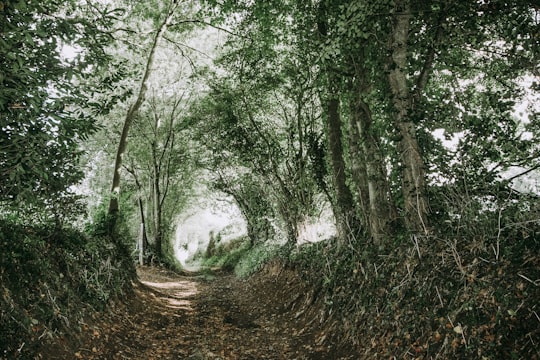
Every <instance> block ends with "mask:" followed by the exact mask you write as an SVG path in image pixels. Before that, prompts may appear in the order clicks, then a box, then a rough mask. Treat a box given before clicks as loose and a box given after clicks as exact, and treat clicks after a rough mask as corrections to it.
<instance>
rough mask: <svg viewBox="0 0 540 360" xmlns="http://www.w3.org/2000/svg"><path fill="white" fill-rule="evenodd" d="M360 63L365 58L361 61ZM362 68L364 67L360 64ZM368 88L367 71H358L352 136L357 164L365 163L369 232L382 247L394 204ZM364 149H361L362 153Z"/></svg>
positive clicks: (364, 197) (363, 184)
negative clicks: (356, 152)
mask: <svg viewBox="0 0 540 360" xmlns="http://www.w3.org/2000/svg"><path fill="white" fill-rule="evenodd" d="M360 60H361V61H360V64H362V63H363V59H360ZM360 66H361V65H360ZM367 89H368V84H367V81H366V75H365V69H363V68H361V67H359V68H357V69H356V76H355V83H354V85H353V98H352V100H351V102H352V104H351V132H350V136H357V137H358V140H356V141H355V142H356V143H358V144H359V147H360V149H361V152H359V153H358V155H357V156H359V157H360V158H359V159H358V158H357V159H354V162H362V165H357V166H362V168H363V169H362V172H361V173H360V174H358V175H359V176H360V178H358V179H356V183H357V184H358V185H357V187H359V190H360V194H359V197H360V201H362V202H363V203H364V204H363V207H364V211H366V214H367V218H368V223H367V224H366V226H367V227H368V228H369V233H370V235H371V238H372V239H373V242H374V243H375V244H376V245H382V243H383V240H384V238H385V237H386V236H388V235H390V233H391V230H390V228H389V224H390V220H391V216H390V214H391V211H390V209H391V208H392V204H391V203H390V200H389V194H388V181H387V176H386V173H385V164H384V159H383V156H382V154H381V153H380V146H379V140H378V138H377V137H376V136H375V135H374V134H373V130H372V127H371V125H372V123H373V119H372V115H371V110H370V108H369V105H368V104H367V103H366V102H365V101H364V100H363V97H364V96H365V93H366V91H367ZM360 149H358V150H359V151H360Z"/></svg>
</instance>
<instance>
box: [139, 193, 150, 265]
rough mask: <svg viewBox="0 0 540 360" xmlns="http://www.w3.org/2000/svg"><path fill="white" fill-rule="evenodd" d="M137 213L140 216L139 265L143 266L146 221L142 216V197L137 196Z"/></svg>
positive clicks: (145, 245)
mask: <svg viewBox="0 0 540 360" xmlns="http://www.w3.org/2000/svg"><path fill="white" fill-rule="evenodd" d="M137 202H138V203H139V213H140V216H141V225H140V229H139V265H144V254H145V253H146V249H147V248H148V238H147V237H146V221H145V216H144V207H143V201H142V196H139V199H138V201H137Z"/></svg>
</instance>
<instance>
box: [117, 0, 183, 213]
mask: <svg viewBox="0 0 540 360" xmlns="http://www.w3.org/2000/svg"><path fill="white" fill-rule="evenodd" d="M177 6H178V3H177V2H176V1H173V2H172V6H171V8H170V11H169V13H168V14H167V16H166V17H165V19H164V20H163V22H162V23H161V25H160V27H159V28H158V30H157V31H156V34H155V36H154V40H153V42H152V46H151V48H150V53H149V54H148V59H147V61H146V67H145V69H144V74H143V78H142V80H141V84H140V87H139V91H138V93H137V98H136V99H135V102H134V103H133V104H132V105H131V106H130V107H129V110H128V112H127V113H126V117H125V118H124V125H123V127H122V134H121V135H120V141H119V143H118V150H117V152H116V159H115V163H114V175H113V181H112V187H111V193H112V194H111V199H110V201H109V215H116V214H117V213H118V210H119V208H118V196H119V194H120V169H121V168H122V158H123V156H124V153H125V152H126V148H127V140H128V134H129V130H130V128H131V124H132V123H133V120H134V119H135V117H136V116H137V113H138V111H139V109H140V107H141V105H142V104H143V102H144V99H145V96H146V90H147V82H148V79H149V78H150V73H151V69H152V64H153V63H154V57H155V53H156V49H157V47H158V44H159V40H160V39H161V38H162V37H163V34H164V33H165V31H166V30H167V26H168V24H169V22H170V21H171V19H172V16H173V14H174V11H175V9H176V7H177Z"/></svg>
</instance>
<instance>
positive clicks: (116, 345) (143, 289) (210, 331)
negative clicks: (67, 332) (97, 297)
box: [76, 267, 352, 360]
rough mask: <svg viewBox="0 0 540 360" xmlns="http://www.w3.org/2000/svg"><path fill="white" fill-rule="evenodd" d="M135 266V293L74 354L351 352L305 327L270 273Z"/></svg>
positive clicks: (206, 359)
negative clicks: (253, 275)
mask: <svg viewBox="0 0 540 360" xmlns="http://www.w3.org/2000/svg"><path fill="white" fill-rule="evenodd" d="M137 272H138V275H139V279H140V282H141V284H137V286H136V287H135V295H136V299H132V300H130V301H129V302H127V303H129V304H130V305H129V306H127V307H126V309H123V310H122V311H115V312H113V313H111V314H110V315H108V316H107V318H106V319H104V318H103V319H100V320H99V321H97V322H96V324H94V325H92V326H90V327H89V328H88V333H89V334H90V335H91V336H89V339H87V341H86V343H85V345H84V347H83V348H81V349H80V350H79V351H78V352H77V353H76V358H80V359H145V360H149V359H193V360H210V359H212V360H217V359H222V360H235V359H246V360H247V359H287V360H288V359H338V358H341V359H346V358H352V357H344V356H340V357H338V356H337V354H336V353H335V352H334V349H330V348H329V347H323V346H318V345H317V343H318V340H317V334H315V333H313V332H310V331H305V330H304V329H306V326H305V325H306V324H302V322H301V321H298V320H299V319H297V318H296V317H295V316H294V312H293V313H290V311H287V306H289V307H290V302H288V301H287V300H286V299H284V298H281V299H280V298H279V297H280V296H281V297H282V296H283V293H282V291H283V290H284V289H285V287H286V286H287V284H283V283H279V282H278V281H267V280H268V276H266V277H265V278H264V280H263V281H261V280H259V281H257V282H256V283H254V282H253V281H252V280H250V281H242V280H239V279H237V278H235V277H234V276H233V275H228V274H220V275H211V274H207V275H197V274H193V275H178V274H175V273H173V272H170V271H167V270H164V269H159V268H151V267H140V268H138V271H137ZM282 280H283V279H282ZM289 290H290V289H289ZM289 290H287V291H289ZM292 295H293V296H294V294H292ZM276 297H277V298H276ZM294 298H299V295H296V296H295V297H293V299H294ZM287 303H289V304H287ZM289 310H290V309H289ZM296 311H298V310H296ZM308 327H309V326H308ZM329 352H330V353H329Z"/></svg>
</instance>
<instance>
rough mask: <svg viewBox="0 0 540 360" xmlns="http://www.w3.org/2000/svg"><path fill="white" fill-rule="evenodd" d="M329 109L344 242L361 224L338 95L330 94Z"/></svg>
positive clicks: (339, 223)
mask: <svg viewBox="0 0 540 360" xmlns="http://www.w3.org/2000/svg"><path fill="white" fill-rule="evenodd" d="M333 90H334V89H331V90H330V94H335V91H333ZM327 111H328V114H327V121H328V124H327V131H328V150H329V152H330V163H331V168H332V179H333V182H334V188H335V193H336V210H337V214H335V216H336V223H337V230H338V238H339V239H340V242H341V243H344V242H345V241H346V240H347V239H349V236H351V235H353V236H354V235H356V234H357V233H358V232H359V230H360V225H359V223H358V221H357V217H356V213H355V207H354V201H353V196H352V193H351V190H350V189H349V187H348V186H347V182H346V174H345V169H346V167H345V160H344V158H343V146H342V142H341V138H342V132H341V117H340V113H339V99H338V98H337V97H335V96H333V95H330V97H329V98H328V100H327Z"/></svg>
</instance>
